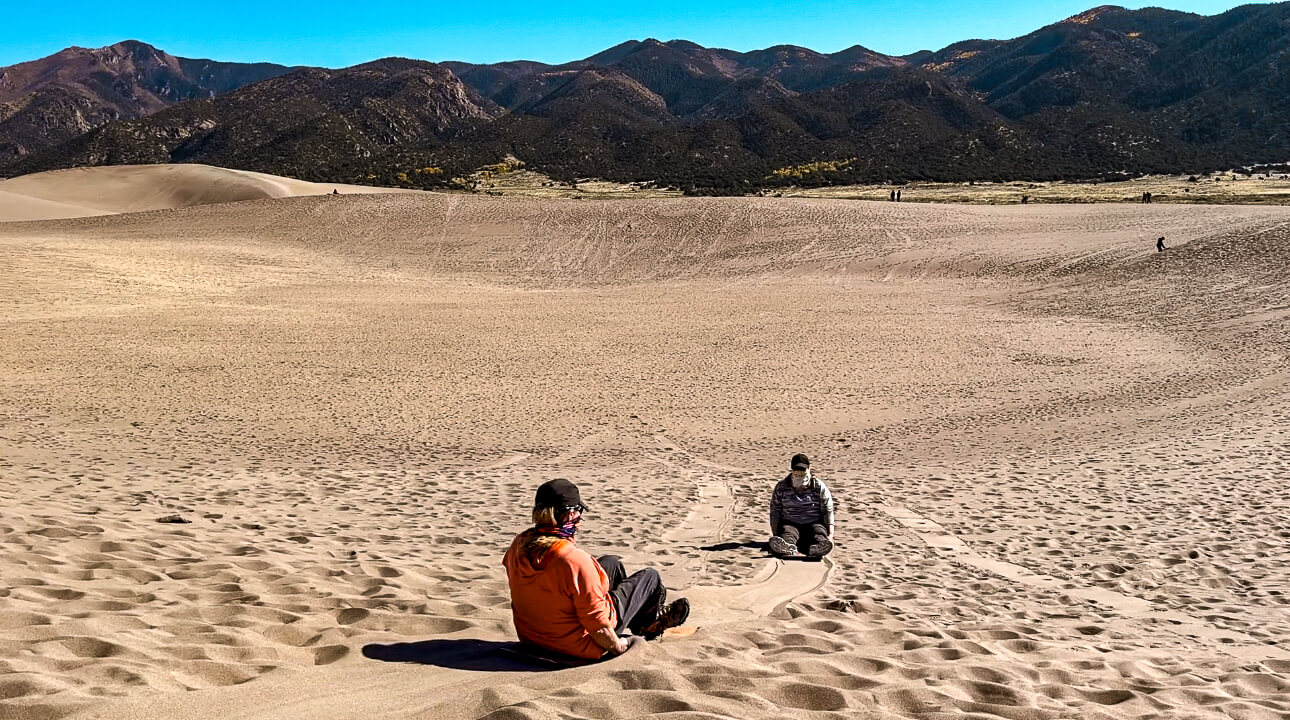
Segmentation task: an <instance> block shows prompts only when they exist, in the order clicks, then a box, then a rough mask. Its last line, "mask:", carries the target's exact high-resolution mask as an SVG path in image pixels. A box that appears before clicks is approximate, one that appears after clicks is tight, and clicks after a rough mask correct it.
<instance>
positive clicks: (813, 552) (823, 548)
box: [806, 537, 833, 558]
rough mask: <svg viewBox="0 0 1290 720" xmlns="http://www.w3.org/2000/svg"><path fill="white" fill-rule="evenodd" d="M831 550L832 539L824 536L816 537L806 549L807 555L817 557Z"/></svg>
mask: <svg viewBox="0 0 1290 720" xmlns="http://www.w3.org/2000/svg"><path fill="white" fill-rule="evenodd" d="M831 552H833V541H832V540H830V539H828V538H826V537H822V538H818V539H816V541H815V542H813V543H811V546H810V547H809V548H807V549H806V554H807V555H809V556H810V557H817V558H822V557H824V556H825V555H828V554H829V553H831Z"/></svg>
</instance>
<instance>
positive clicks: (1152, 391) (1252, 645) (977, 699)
mask: <svg viewBox="0 0 1290 720" xmlns="http://www.w3.org/2000/svg"><path fill="white" fill-rule="evenodd" d="M78 202H79V201H78ZM1160 235H1165V236H1166V237H1167V238H1168V239H1169V242H1170V244H1171V245H1173V246H1174V249H1172V250H1170V251H1169V252H1167V253H1156V252H1155V251H1154V242H1155V238H1156V237H1158V236H1160ZM1287 268H1290V209H1284V208H1277V207H1258V208H1251V207H1239V206H1224V207H1201V206H1164V205H1154V206H1153V205H1132V206H1130V205H1099V206H1026V207H1020V206H1015V207H959V206H943V205H903V204H901V205H898V204H895V203H866V202H853V201H827V200H802V199H770V198H765V199H747V198H740V199H684V200H658V201H653V200H651V201H635V202H633V201H572V200H571V201H540V200H526V199H515V198H501V199H499V198H487V197H472V196H460V195H438V194H429V193H425V194H410V195H384V196H376V195H371V196H342V197H339V198H332V197H279V198H269V199H261V200H256V201H251V202H240V203H236V204H211V205H203V206H196V207H187V208H181V209H177V210H175V211H174V212H172V213H152V214H147V213H144V214H119V215H110V216H103V217H81V218H74V219H63V220H49V221H44V222H30V223H20V224H19V223H12V224H7V225H3V226H0V309H2V312H0V321H2V322H3V323H4V333H5V337H6V343H5V352H4V353H3V354H0V475H2V476H3V480H4V482H3V483H0V577H3V578H4V582H3V583H0V673H2V674H0V717H27V718H39V719H43V718H61V717H74V718H93V717H111V718H156V717H167V718H198V717H212V716H235V717H247V718H282V717H300V718H324V719H325V718H350V717H355V716H363V717H371V718H436V719H437V718H466V717H486V718H490V719H491V720H503V719H507V720H511V719H519V718H548V717H567V718H602V719H603V718H608V719H610V720H617V719H619V718H629V717H639V716H642V715H653V714H657V715H662V716H664V717H669V718H677V719H682V718H684V719H687V720H688V719H698V718H745V717H808V718H841V717H878V718H919V719H928V720H930V719H933V718H948V717H964V718H1008V719H1010V720H1018V719H1029V718H1052V719H1054V720H1056V719H1058V718H1071V717H1078V718H1172V717H1196V718H1209V717H1213V718H1231V717H1240V718H1284V717H1286V716H1287V714H1288V713H1290V703H1288V702H1287V697H1290V659H1287V654H1286V642H1287V641H1288V640H1290V620H1288V619H1287V618H1288V617H1290V616H1288V615H1287V605H1288V603H1290V596H1287V595H1286V592H1287V590H1286V588H1287V587H1290V569H1288V568H1290V544H1288V543H1287V540H1290V520H1287V517H1286V512H1285V509H1286V507H1287V503H1288V502H1290V497H1287V494H1286V490H1285V478H1286V477H1287V476H1290V460H1287V458H1288V457H1290V453H1287V452H1286V443H1287V432H1290V429H1288V428H1290V403H1288V402H1287V395H1286V380H1287V379H1290V366H1287V356H1286V353H1285V348H1286V347H1290V336H1288V333H1287V329H1288V328H1287V319H1290V282H1287V280H1288V279H1290V278H1287V272H1288V270H1287ZM799 450H801V451H805V452H808V453H810V454H811V455H812V457H813V458H814V460H815V465H816V468H817V469H818V471H819V472H820V473H821V474H822V475H823V476H824V477H825V478H826V479H828V481H829V482H830V485H831V487H832V488H833V491H834V494H835V496H836V497H837V498H838V502H839V508H840V515H839V526H838V535H839V541H840V542H839V546H838V549H837V551H836V552H835V553H834V554H833V556H831V558H830V559H829V561H827V562H824V563H803V562H793V561H790V562H783V561H777V560H772V559H770V558H769V557H768V556H767V555H766V554H765V552H764V550H763V549H762V548H761V547H760V544H759V543H760V542H761V541H762V540H764V536H765V527H764V526H765V523H766V519H765V502H766V498H767V495H768V493H769V491H770V487H771V484H772V483H773V482H774V480H776V479H777V478H778V477H780V476H781V473H782V472H783V466H784V464H785V462H786V458H787V457H789V456H790V455H791V454H792V453H793V452H797V451H799ZM557 476H564V477H569V478H571V479H573V480H574V481H575V482H577V483H578V484H579V485H580V487H582V488H583V493H584V497H586V498H587V499H588V501H589V502H590V503H591V505H592V507H593V512H592V514H591V515H590V516H589V519H588V523H587V525H586V527H585V528H584V532H583V533H582V534H580V536H579V537H580V542H581V543H583V544H584V545H585V546H586V547H588V548H589V549H590V550H592V551H593V552H596V553H615V554H618V555H621V556H622V557H623V558H624V561H625V562H626V563H627V564H628V565H629V566H641V565H643V564H646V563H648V564H651V565H653V566H655V567H658V568H659V569H660V570H661V572H662V573H663V576H664V578H665V580H667V581H668V583H669V585H670V586H671V587H673V588H674V589H675V590H674V592H675V594H677V595H686V596H689V597H691V598H692V599H693V601H694V603H695V611H694V615H693V619H694V622H693V623H692V624H691V627H693V628H697V629H696V630H695V631H694V632H693V634H690V635H675V636H669V637H665V638H664V639H662V640H661V641H659V642H656V643H650V644H648V645H646V646H644V647H641V648H637V649H635V650H633V651H632V652H630V653H628V654H627V655H626V656H624V657H621V658H617V659H614V660H613V661H610V662H607V663H605V664H602V665H597V666H592V667H586V668H578V669H571V670H560V671H554V672H553V671H549V670H545V669H541V668H536V667H531V666H526V665H523V664H522V663H521V664H517V661H516V660H515V659H514V658H512V657H510V656H508V655H506V654H505V653H504V652H501V651H500V649H501V648H503V647H505V644H506V643H508V642H509V641H510V640H512V639H513V637H514V636H513V630H512V628H511V622H510V614H509V609H508V598H507V593H506V583H505V578H504V575H503V573H502V569H501V566H500V555H501V552H502V550H503V549H504V547H505V543H506V542H507V541H508V540H509V538H510V537H511V536H512V534H513V533H515V532H517V531H519V530H520V529H522V528H523V526H524V518H525V516H526V515H527V508H528V504H529V502H530V501H531V497H532V492H533V489H534V488H535V487H536V485H537V484H538V483H540V482H542V481H543V480H546V479H549V478H551V477H557ZM176 515H177V516H179V517H180V518H182V519H184V520H187V521H189V522H187V523H167V522H159V520H160V519H163V518H169V517H171V516H176Z"/></svg>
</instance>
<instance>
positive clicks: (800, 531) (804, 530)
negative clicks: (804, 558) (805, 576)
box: [775, 521, 829, 553]
mask: <svg viewBox="0 0 1290 720" xmlns="http://www.w3.org/2000/svg"><path fill="white" fill-rule="evenodd" d="M775 534H776V535H778V536H779V537H781V538H783V539H784V542H786V543H788V544H789V545H792V546H793V547H795V548H797V550H798V552H802V553H805V552H806V551H807V550H809V549H810V548H811V546H812V545H814V544H815V538H817V537H827V536H828V534H829V529H828V528H826V527H824V523H809V524H808V523H801V524H799V523H791V522H788V521H783V522H781V523H780V524H779V532H777V533H775Z"/></svg>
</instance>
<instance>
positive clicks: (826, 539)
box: [767, 453, 833, 557]
mask: <svg viewBox="0 0 1290 720" xmlns="http://www.w3.org/2000/svg"><path fill="white" fill-rule="evenodd" d="M788 464H789V470H790V471H789V473H788V476H787V477H785V478H784V479H783V480H780V481H779V482H777V483H775V489H774V490H772V491H771V493H770V533H771V538H770V541H769V542H768V543H767V544H768V545H769V546H770V551H771V552H772V553H774V554H776V555H779V556H782V557H791V556H793V555H796V554H797V553H798V551H799V550H801V551H802V552H805V553H806V555H808V556H810V557H824V556H825V555H828V554H829V553H830V552H832V551H833V540H832V538H833V495H832V494H831V493H829V487H828V486H827V485H825V484H824V481H823V480H820V479H819V478H818V477H815V476H814V475H812V474H811V460H810V459H809V458H807V457H806V456H805V455H803V454H801V453H798V454H796V455H794V456H793V458H792V459H791V460H789V463H788Z"/></svg>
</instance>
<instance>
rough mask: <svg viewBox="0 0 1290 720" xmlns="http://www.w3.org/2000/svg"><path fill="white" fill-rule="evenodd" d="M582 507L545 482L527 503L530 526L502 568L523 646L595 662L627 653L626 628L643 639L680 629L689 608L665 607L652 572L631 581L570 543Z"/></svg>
mask: <svg viewBox="0 0 1290 720" xmlns="http://www.w3.org/2000/svg"><path fill="white" fill-rule="evenodd" d="M586 510H587V506H586V505H585V504H583V502H582V497H581V496H580V495H579V493H578V488H577V486H576V485H574V484H573V483H571V482H569V481H568V480H565V479H563V478H558V479H555V480H551V481H549V482H545V483H543V484H542V485H541V486H540V487H538V489H537V497H536V498H535V499H534V501H533V527H532V528H529V529H528V530H525V531H524V532H522V533H520V534H519V535H516V536H515V540H514V541H512V542H511V547H510V549H508V550H507V551H506V557H505V558H503V559H502V564H503V565H504V566H505V567H506V579H507V582H508V583H509V584H510V588H511V616H512V618H513V619H514V620H515V632H516V634H517V635H519V638H520V640H521V641H523V642H526V643H531V644H533V645H538V646H540V647H543V648H546V649H548V650H554V651H555V652H558V653H563V654H565V655H570V656H573V657H577V658H585V659H589V660H595V659H598V658H602V657H607V656H611V655H618V654H620V653H623V652H626V651H627V647H628V644H627V642H626V641H625V640H623V639H622V638H621V637H619V634H620V633H622V632H623V631H624V630H628V629H630V630H631V632H632V633H633V634H635V635H641V636H644V637H645V638H646V639H652V638H655V637H657V636H659V635H661V634H662V633H663V631H664V630H666V629H667V628H670V627H676V626H678V625H680V624H682V623H684V622H685V620H686V618H688V617H689V615H690V603H689V601H688V600H686V599H684V598H681V599H680V600H676V601H674V602H672V603H670V604H667V605H665V604H664V602H665V601H666V600H667V588H666V587H664V586H663V581H662V579H661V578H659V575H658V571H657V570H654V569H652V568H646V569H644V570H637V571H636V572H635V573H632V575H631V576H630V577H629V576H628V575H627V571H626V570H625V569H623V564H622V561H620V560H619V559H618V557H617V556H615V555H605V556H604V557H601V558H600V559H598V560H596V559H592V557H591V555H588V554H587V552H586V551H585V550H583V549H581V548H579V547H578V546H577V545H576V544H575V543H574V540H573V536H574V535H575V534H576V533H577V532H578V526H579V525H580V524H581V523H582V517H583V513H584V512H585V511H586Z"/></svg>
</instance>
